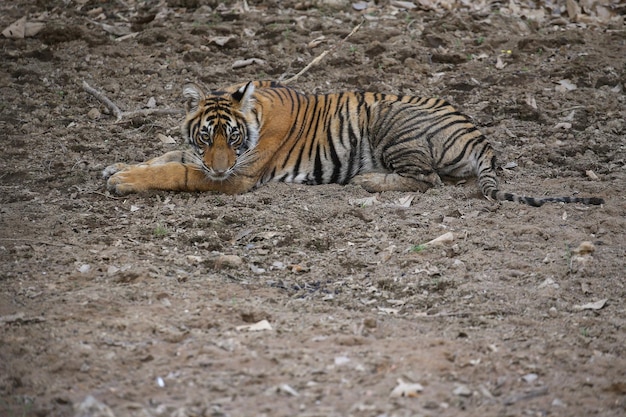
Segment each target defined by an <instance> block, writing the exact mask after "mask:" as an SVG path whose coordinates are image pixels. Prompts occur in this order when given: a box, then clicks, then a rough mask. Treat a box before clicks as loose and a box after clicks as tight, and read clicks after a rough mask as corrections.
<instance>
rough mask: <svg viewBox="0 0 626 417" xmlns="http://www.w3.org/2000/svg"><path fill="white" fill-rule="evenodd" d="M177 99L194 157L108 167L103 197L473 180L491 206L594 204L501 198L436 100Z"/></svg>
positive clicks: (255, 90)
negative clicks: (279, 184) (273, 185)
mask: <svg viewBox="0 0 626 417" xmlns="http://www.w3.org/2000/svg"><path fill="white" fill-rule="evenodd" d="M184 95H185V97H186V98H187V100H188V105H187V118H186V120H185V122H184V123H183V126H182V132H183V135H184V136H185V138H186V139H187V141H188V142H189V143H190V144H191V145H192V147H193V149H194V151H193V152H180V151H174V152H177V153H176V154H175V155H174V154H172V153H168V154H166V155H164V156H162V157H158V158H155V159H153V160H151V161H148V162H147V163H146V164H142V165H135V166H122V167H115V168H113V169H111V170H109V172H108V173H107V174H109V175H110V174H114V175H112V176H111V178H109V182H108V183H109V188H110V189H112V190H113V191H115V192H118V193H124V192H128V191H131V192H132V191H142V190H144V189H170V190H185V191H209V190H213V191H220V192H226V193H240V192H246V191H249V190H251V189H253V188H255V187H258V186H260V185H262V184H264V183H267V182H269V181H283V182H295V183H302V184H327V183H340V184H346V183H348V182H354V183H357V184H360V185H362V186H363V187H364V188H366V189H367V190H369V191H387V190H400V191H424V190H426V189H428V188H430V187H432V186H436V185H440V184H441V178H440V176H446V177H458V178H465V177H470V176H476V177H477V178H478V184H479V186H480V188H481V191H482V193H483V195H485V196H486V197H488V198H491V199H494V200H510V201H517V202H521V203H526V204H530V205H533V206H539V205H542V204H543V203H545V202H547V201H562V202H580V203H585V204H602V203H603V201H602V200H601V199H597V198H590V199H585V198H570V197H549V198H542V199H535V198H531V197H521V196H518V195H516V194H512V193H504V192H501V191H500V190H499V188H498V182H497V178H496V173H495V166H496V162H495V156H494V151H493V149H492V147H491V145H490V144H489V142H488V140H487V139H486V138H485V136H484V135H482V134H481V133H480V131H479V130H478V129H477V128H476V127H475V126H474V125H473V124H472V123H471V122H470V120H469V119H468V118H467V117H466V116H464V115H462V114H460V113H459V112H458V111H456V109H454V107H452V106H451V105H450V104H449V103H447V102H446V101H444V100H441V99H435V98H420V97H413V96H396V95H386V94H379V93H369V92H345V93H335V94H324V95H309V94H302V93H299V92H298V91H296V90H294V89H292V88H289V87H286V86H283V85H280V84H277V83H273V82H254V83H247V84H245V85H239V86H235V87H231V88H228V89H226V90H225V91H221V92H215V93H211V94H210V95H207V96H205V95H204V93H203V92H202V91H201V90H200V89H199V88H198V87H195V86H186V87H185V90H184ZM133 167H135V168H133ZM139 167H142V168H139ZM142 170H143V172H142ZM148 172H149V173H148ZM148 177H150V179H148ZM172 178H174V180H172Z"/></svg>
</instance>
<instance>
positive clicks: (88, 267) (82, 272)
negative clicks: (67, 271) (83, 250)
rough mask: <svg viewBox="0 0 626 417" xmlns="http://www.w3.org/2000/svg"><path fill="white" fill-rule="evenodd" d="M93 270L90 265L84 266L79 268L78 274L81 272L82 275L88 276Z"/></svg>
mask: <svg viewBox="0 0 626 417" xmlns="http://www.w3.org/2000/svg"><path fill="white" fill-rule="evenodd" d="M90 270H91V265H89V264H82V265H81V266H80V267H79V268H78V272H80V273H81V274H86V273H87V272H89V271H90Z"/></svg>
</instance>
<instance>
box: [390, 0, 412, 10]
mask: <svg viewBox="0 0 626 417" xmlns="http://www.w3.org/2000/svg"><path fill="white" fill-rule="evenodd" d="M390 4H391V5H392V6H394V7H398V8H400V9H407V10H411V9H415V8H416V7H417V6H416V5H415V3H412V2H410V1H400V0H391V2H390Z"/></svg>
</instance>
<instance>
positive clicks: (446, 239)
mask: <svg viewBox="0 0 626 417" xmlns="http://www.w3.org/2000/svg"><path fill="white" fill-rule="evenodd" d="M453 240H454V234H453V233H452V232H448V233H444V234H443V235H441V236H439V237H437V238H435V239H433V240H431V241H429V242H426V243H424V245H423V246H436V245H443V244H446V243H450V242H452V241H453Z"/></svg>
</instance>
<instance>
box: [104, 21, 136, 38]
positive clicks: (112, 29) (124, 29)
mask: <svg viewBox="0 0 626 417" xmlns="http://www.w3.org/2000/svg"><path fill="white" fill-rule="evenodd" d="M98 24H99V25H100V26H101V27H102V29H103V30H104V31H105V32H107V33H110V34H111V35H114V36H126V35H129V34H130V27H129V26H114V25H107V24H106V23H98Z"/></svg>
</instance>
